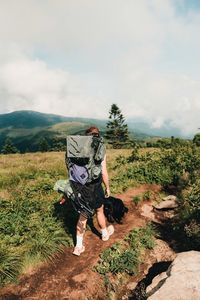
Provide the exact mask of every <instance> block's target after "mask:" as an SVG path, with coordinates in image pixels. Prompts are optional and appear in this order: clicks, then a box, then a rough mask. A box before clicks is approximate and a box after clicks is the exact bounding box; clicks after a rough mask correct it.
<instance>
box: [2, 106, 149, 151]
mask: <svg viewBox="0 0 200 300" xmlns="http://www.w3.org/2000/svg"><path fill="white" fill-rule="evenodd" d="M106 123H107V120H99V119H89V118H73V117H65V116H59V115H54V114H45V113H40V112H36V111H15V112H12V113H7V114H2V115H0V151H1V150H2V147H3V145H4V144H5V141H6V139H7V138H10V139H11V141H12V143H13V144H14V145H15V146H16V147H17V149H19V150H20V152H26V151H37V150H38V149H39V143H40V141H41V139H42V138H45V139H46V140H47V142H48V144H49V145H50V146H51V147H52V146H53V145H55V144H56V143H57V144H58V143H59V142H62V143H63V144H65V138H66V135H67V134H81V133H83V132H84V131H85V129H86V128H88V127H89V126H92V125H95V126H97V127H99V129H100V131H101V132H102V134H104V132H105V130H106ZM130 135H131V136H132V137H133V136H134V138H136V139H144V138H146V137H148V136H149V135H146V134H143V133H141V132H135V131H134V130H130Z"/></svg>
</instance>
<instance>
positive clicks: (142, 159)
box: [0, 145, 200, 285]
mask: <svg viewBox="0 0 200 300" xmlns="http://www.w3.org/2000/svg"><path fill="white" fill-rule="evenodd" d="M107 167H108V172H109V175H110V184H111V192H112V193H113V194H115V193H119V192H123V191H124V190H126V189H127V188H128V187H130V186H134V185H137V184H141V183H157V184H159V185H161V186H162V187H163V189H164V190H165V189H166V190H167V188H168V187H169V186H174V187H175V188H176V189H177V192H178V194H179V197H180V207H181V209H180V213H179V215H178V217H177V220H176V223H175V225H174V228H175V229H176V230H177V232H178V234H179V235H180V233H181V234H182V236H183V239H184V241H186V240H187V239H188V240H189V243H190V244H191V245H193V246H192V247H193V248H194V249H197V248H198V247H199V246H200V245H199V242H198V241H199V240H200V239H199V238H200V226H199V219H200V218H199V216H200V198H199V195H200V182H199V179H198V178H199V174H200V172H199V170H200V151H199V148H197V147H195V146H193V145H188V146H176V147H174V148H172V149H156V150H155V149H134V150H131V149H123V150H121V149H120V150H119V149H108V150H107ZM66 177H67V171H66V166H65V160H64V152H46V153H40V152H37V153H26V154H9V155H0V241H1V243H0V285H5V284H6V283H8V282H11V281H13V280H16V278H17V277H18V275H19V274H21V273H23V272H27V271H28V270H29V269H30V268H32V267H33V266H34V265H36V264H38V263H39V262H41V261H46V260H53V258H54V256H55V255H56V254H57V253H59V252H61V251H63V248H64V247H65V246H72V245H73V240H72V236H73V233H74V229H75V224H76V220H77V215H76V213H75V212H74V213H72V209H71V207H70V202H69V203H68V204H67V205H64V206H61V205H60V204H59V199H60V197H61V196H60V195H59V194H58V193H57V192H55V191H54V190H53V186H54V184H55V182H56V181H57V180H59V179H66ZM137 201H138V200H137ZM66 216H67V218H66ZM130 252H131V253H132V250H131V251H130ZM133 252H134V251H133ZM130 259H131V258H130Z"/></svg>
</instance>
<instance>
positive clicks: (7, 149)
mask: <svg viewBox="0 0 200 300" xmlns="http://www.w3.org/2000/svg"><path fill="white" fill-rule="evenodd" d="M1 152H2V153H3V154H10V153H18V152H19V150H18V149H17V148H16V147H15V146H14V145H13V143H12V141H11V139H9V138H7V139H6V140H5V144H4V146H3V148H2V151H1Z"/></svg>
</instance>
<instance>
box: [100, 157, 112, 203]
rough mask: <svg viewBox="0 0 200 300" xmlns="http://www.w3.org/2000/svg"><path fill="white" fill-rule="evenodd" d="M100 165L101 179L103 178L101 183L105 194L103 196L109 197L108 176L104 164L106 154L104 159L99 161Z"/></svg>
mask: <svg viewBox="0 0 200 300" xmlns="http://www.w3.org/2000/svg"><path fill="white" fill-rule="evenodd" d="M101 165H102V179H103V183H104V186H105V189H106V194H105V197H106V198H107V197H109V196H110V186H109V177H108V171H107V166H106V155H105V157H104V160H103V161H102V163H101Z"/></svg>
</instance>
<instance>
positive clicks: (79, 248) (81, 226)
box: [73, 215, 87, 256]
mask: <svg viewBox="0 0 200 300" xmlns="http://www.w3.org/2000/svg"><path fill="white" fill-rule="evenodd" d="M86 223H87V218H86V217H84V216H82V215H80V216H79V220H78V223H77V226H76V246H75V248H74V252H73V254H75V255H78V256H79V255H80V254H81V253H82V252H84V251H85V247H84V246H83V237H84V233H85V229H86Z"/></svg>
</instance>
